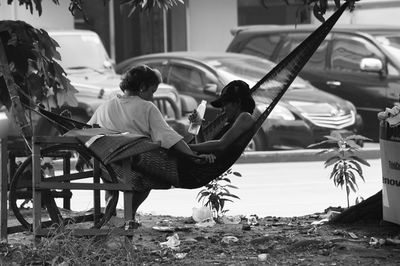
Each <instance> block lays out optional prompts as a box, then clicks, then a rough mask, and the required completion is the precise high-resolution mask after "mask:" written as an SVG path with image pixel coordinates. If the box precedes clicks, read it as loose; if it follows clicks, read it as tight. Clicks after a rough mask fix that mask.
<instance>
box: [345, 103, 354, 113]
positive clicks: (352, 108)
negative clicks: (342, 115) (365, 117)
mask: <svg viewBox="0 0 400 266" xmlns="http://www.w3.org/2000/svg"><path fill="white" fill-rule="evenodd" d="M346 105H347V106H348V107H349V108H350V111H351V112H353V113H356V107H355V106H354V104H353V103H352V102H349V101H346Z"/></svg>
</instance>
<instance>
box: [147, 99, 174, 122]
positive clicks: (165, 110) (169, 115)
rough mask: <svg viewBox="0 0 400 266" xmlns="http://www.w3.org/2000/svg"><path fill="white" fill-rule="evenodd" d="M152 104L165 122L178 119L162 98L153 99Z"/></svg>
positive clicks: (166, 101) (167, 102)
mask: <svg viewBox="0 0 400 266" xmlns="http://www.w3.org/2000/svg"><path fill="white" fill-rule="evenodd" d="M153 103H154V104H155V105H156V106H157V108H158V109H159V110H160V112H161V114H162V115H163V117H164V119H165V120H175V119H177V118H178V117H177V115H176V113H175V110H174V107H173V106H172V104H171V102H170V101H168V100H166V99H164V98H154V99H153Z"/></svg>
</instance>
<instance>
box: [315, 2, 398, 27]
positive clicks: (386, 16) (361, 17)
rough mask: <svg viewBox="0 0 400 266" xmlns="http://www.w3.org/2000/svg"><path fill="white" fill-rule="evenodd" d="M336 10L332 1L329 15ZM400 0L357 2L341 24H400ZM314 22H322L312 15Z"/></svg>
mask: <svg viewBox="0 0 400 266" xmlns="http://www.w3.org/2000/svg"><path fill="white" fill-rule="evenodd" d="M333 11H334V3H333V1H331V3H330V5H329V11H328V12H327V16H329V15H330V14H332V13H333ZM399 14H400V1H399V0H362V1H360V2H357V3H356V5H355V9H354V10H353V12H345V13H344V14H343V15H342V16H341V17H340V19H339V21H338V23H341V24H370V25H371V24H379V25H399V21H400V20H399ZM311 19H312V20H311V21H312V23H320V22H319V21H318V20H316V19H315V18H314V17H311Z"/></svg>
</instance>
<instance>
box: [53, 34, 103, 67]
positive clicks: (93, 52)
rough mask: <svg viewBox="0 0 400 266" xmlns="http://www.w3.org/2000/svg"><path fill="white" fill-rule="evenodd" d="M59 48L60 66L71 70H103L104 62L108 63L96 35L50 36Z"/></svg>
mask: <svg viewBox="0 0 400 266" xmlns="http://www.w3.org/2000/svg"><path fill="white" fill-rule="evenodd" d="M51 37H52V38H54V39H55V40H56V41H57V42H58V44H59V45H60V47H58V48H57V50H58V52H59V53H60V55H61V62H59V63H60V64H61V66H62V67H63V68H64V69H66V70H68V69H71V68H82V67H86V68H92V69H95V70H104V69H105V62H108V61H110V59H109V58H108V55H107V52H106V50H105V49H104V46H103V44H102V42H101V40H100V38H99V37H98V36H97V35H96V34H58V33H57V34H56V33H54V34H52V35H51ZM77 47H79V49H77Z"/></svg>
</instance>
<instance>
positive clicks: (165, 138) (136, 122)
mask: <svg viewBox="0 0 400 266" xmlns="http://www.w3.org/2000/svg"><path fill="white" fill-rule="evenodd" d="M88 124H90V125H93V124H98V125H99V126H101V127H104V128H107V129H111V130H117V131H120V132H130V133H133V134H138V135H142V136H146V137H149V138H150V139H151V140H152V141H159V142H160V143H161V147H163V148H166V149H169V148H170V147H171V146H173V145H175V144H176V143H177V142H178V141H180V140H181V139H183V137H182V136H181V135H179V134H178V133H177V132H176V131H175V130H174V129H172V128H171V127H170V126H169V125H168V124H167V122H166V121H165V120H164V118H163V116H162V114H161V112H160V111H159V110H158V109H157V107H156V106H155V105H154V104H153V103H152V102H150V101H146V100H143V99H142V98H140V97H139V96H125V95H124V96H116V97H114V98H112V99H111V100H109V101H108V102H106V103H103V104H101V105H100V106H99V107H98V108H97V109H96V111H95V113H94V114H93V116H92V118H91V119H90V120H89V122H88Z"/></svg>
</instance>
